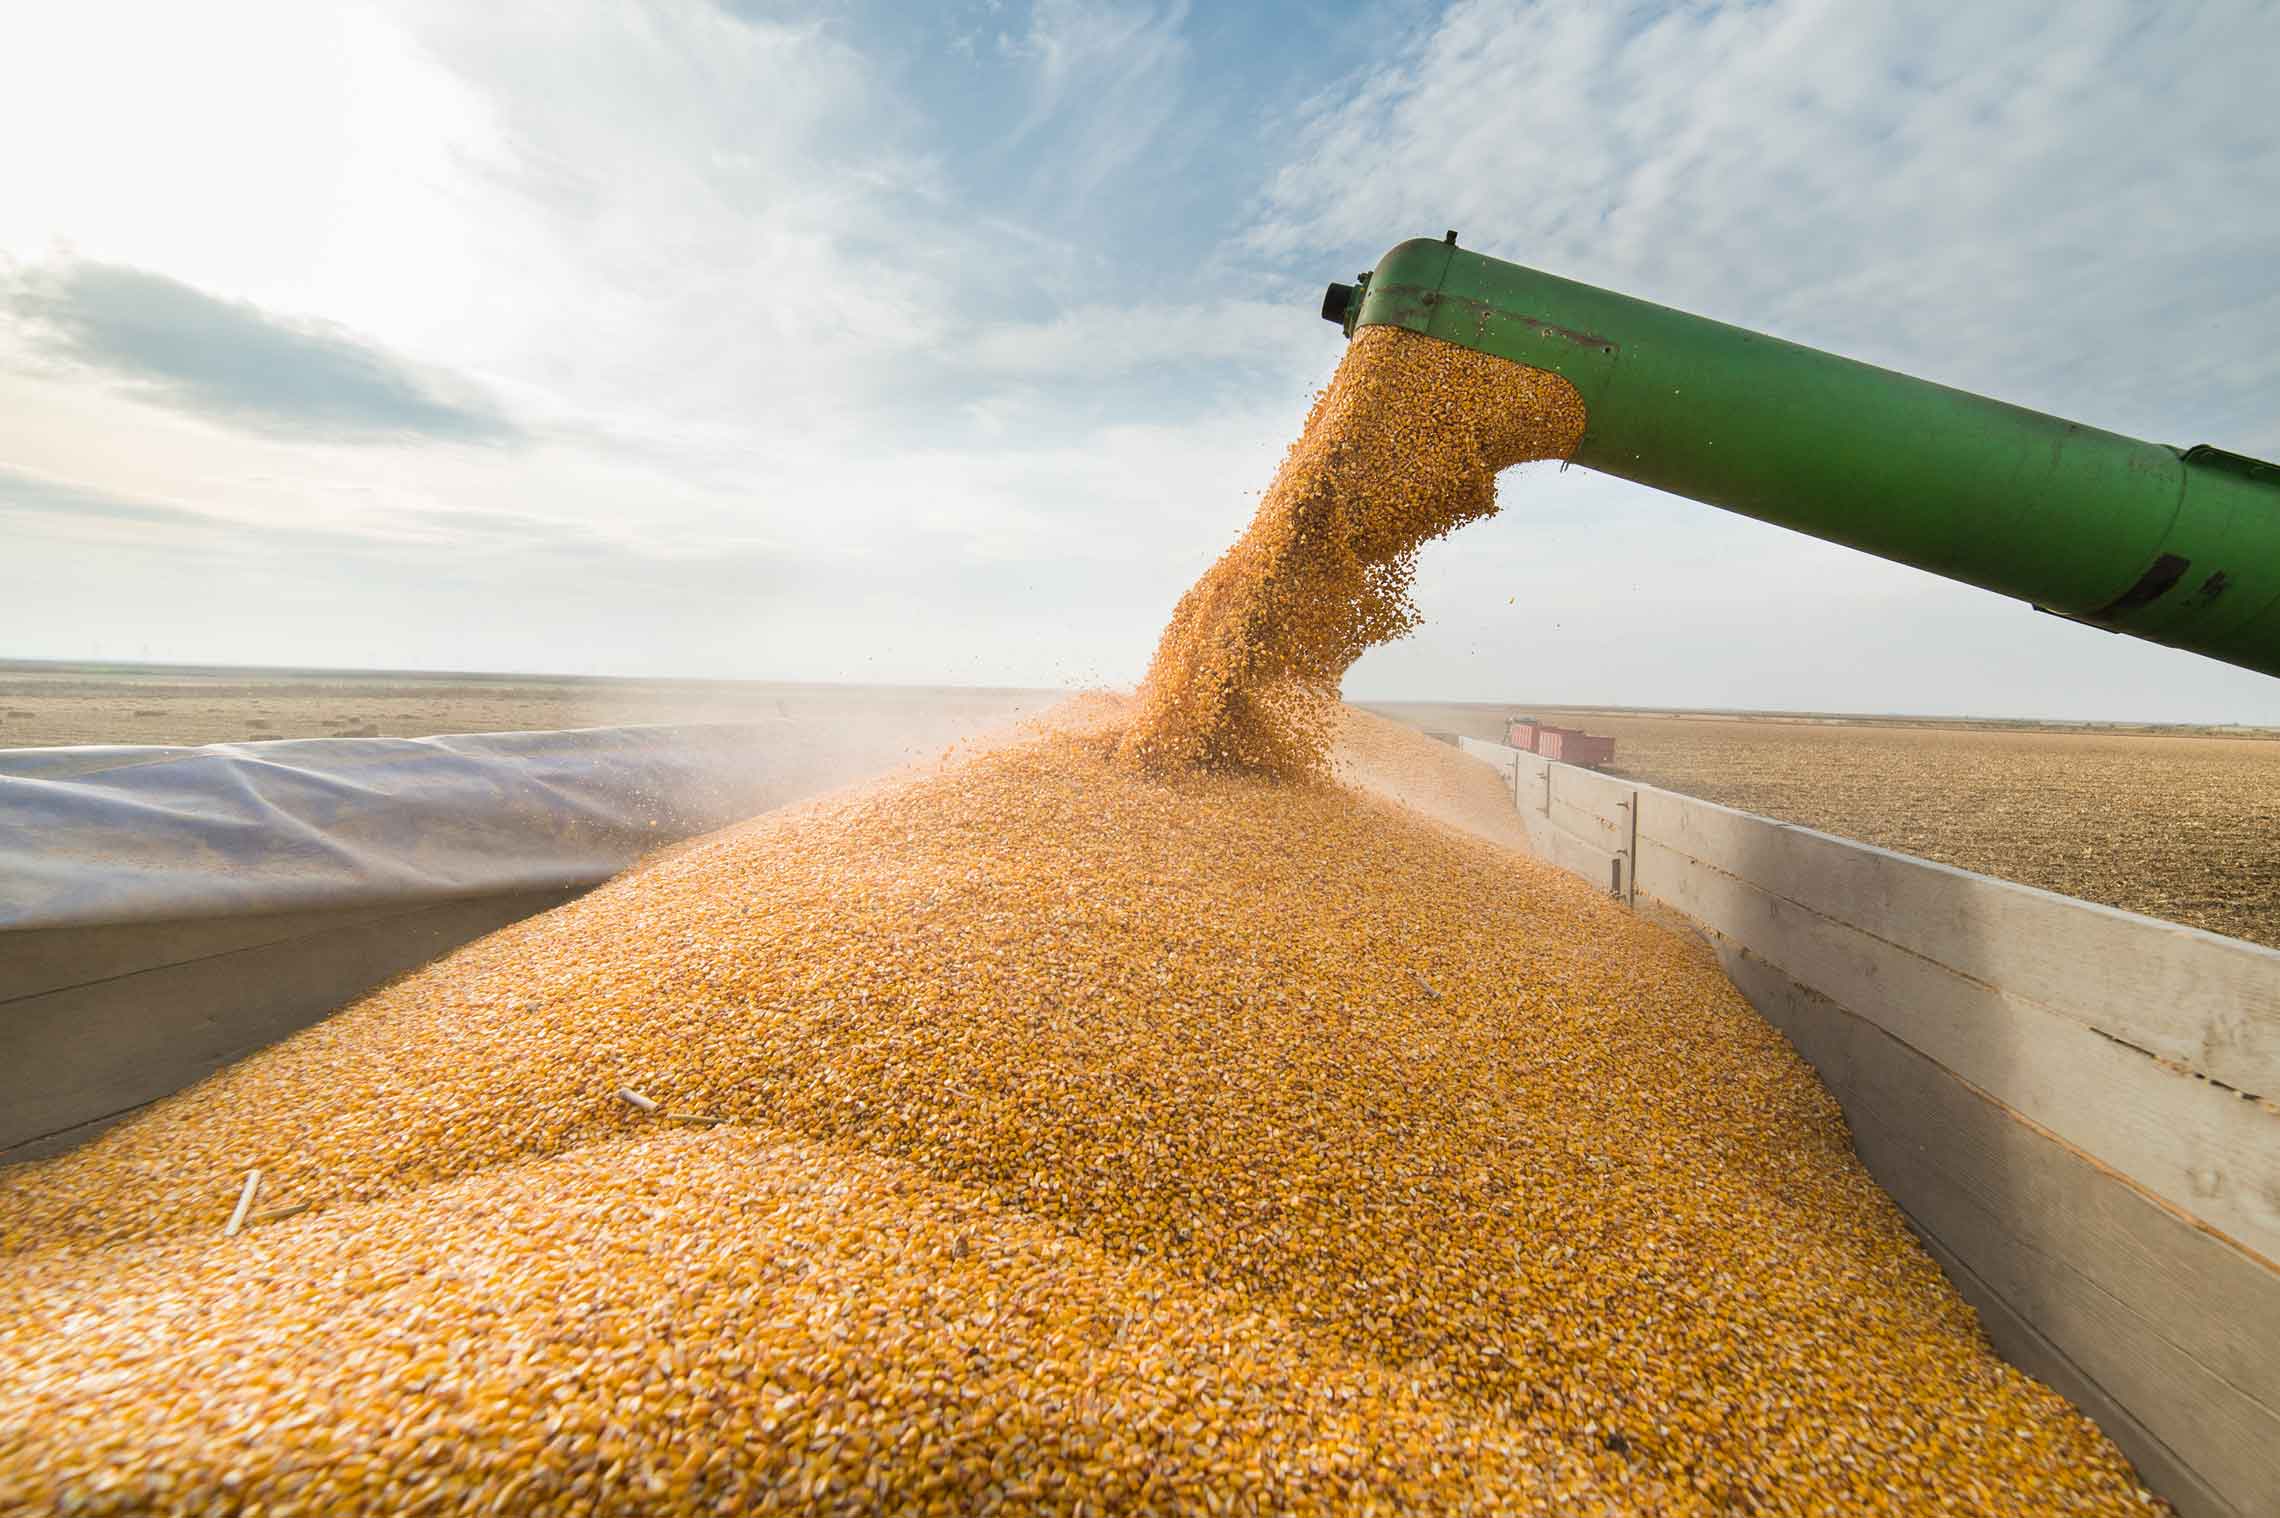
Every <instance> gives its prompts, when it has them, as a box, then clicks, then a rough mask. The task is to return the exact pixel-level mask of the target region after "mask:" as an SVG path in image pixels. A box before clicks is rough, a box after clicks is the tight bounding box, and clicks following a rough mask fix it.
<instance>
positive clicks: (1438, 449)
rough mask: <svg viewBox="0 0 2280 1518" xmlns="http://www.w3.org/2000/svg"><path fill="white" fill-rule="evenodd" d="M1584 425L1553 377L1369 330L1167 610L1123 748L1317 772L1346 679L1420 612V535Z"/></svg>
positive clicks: (1568, 445) (1579, 405) (1182, 761)
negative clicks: (1250, 511)
mask: <svg viewBox="0 0 2280 1518" xmlns="http://www.w3.org/2000/svg"><path fill="white" fill-rule="evenodd" d="M1583 425H1584V414H1583V400H1582V398H1581V397H1580V396H1578V395H1577V394H1576V392H1575V387H1574V386H1573V385H1570V384H1569V383H1568V382H1567V381H1566V380H1564V379H1562V378H1561V377H1560V376H1558V375H1556V374H1549V373H1546V372H1544V371H1543V370H1540V369H1530V368H1525V367H1523V366H1521V365H1519V364H1514V363H1510V362H1508V361H1506V360H1504V359H1500V358H1494V357H1491V356H1490V355H1488V354H1485V353H1475V352H1473V351H1472V350H1471V349H1468V348H1459V347H1456V346H1455V345H1453V344H1450V343H1444V342H1440V341H1438V340H1436V339H1434V338H1430V337H1425V336H1422V335H1420V334H1418V333H1415V332H1409V331H1406V330H1404V329H1402V328H1399V327H1383V326H1373V327H1364V328H1362V329H1361V331H1360V332H1358V333H1356V334H1355V337H1354V340H1353V343H1352V345H1351V346H1350V347H1349V348H1348V350H1347V353H1346V357H1345V360H1344V362H1343V363H1341V364H1340V365H1339V367H1338V373H1337V376H1336V378H1335V379H1333V380H1332V381H1331V384H1330V387H1329V388H1328V389H1327V390H1325V391H1323V393H1322V395H1321V398H1320V399H1319V400H1317V401H1316V402H1315V406H1314V411H1313V414H1312V415H1311V416H1309V417H1308V418H1307V423H1306V430H1305V431H1304V432H1303V433H1302V434H1300V436H1299V439H1298V441H1297V442H1296V443H1294V444H1292V445H1291V450H1290V454H1289V456H1288V457H1287V458H1285V459H1284V460H1283V466H1282V469H1281V471H1280V472H1279V473H1278V474H1277V475H1276V476H1275V480H1274V483H1273V484H1272V485H1271V486H1269V487H1268V489H1267V493H1266V495H1265V496H1264V497H1263V498H1262V499H1261V500H1260V502H1259V510H1258V514H1257V516H1256V517H1255V518H1253V520H1252V522H1251V526H1250V529H1249V530H1248V531H1246V532H1245V533H1244V534H1243V536H1242V538H1241V539H1240V540H1238V541H1237V543H1236V544H1235V546H1234V547H1233V548H1230V549H1229V550H1228V551H1227V552H1226V553H1225V554H1224V555H1223V556H1221V558H1220V560H1219V562H1218V563H1216V564H1214V565H1213V566H1212V567H1211V569H1210V570H1209V571H1207V572H1206V573H1205V575H1204V576H1203V578H1202V579H1200V580H1198V581H1197V582H1196V583H1195V586H1194V588H1193V589H1191V590H1189V591H1188V593H1187V594H1186V595H1185V596H1183V597H1182V598H1181V600H1180V603H1179V606H1178V608H1177V610H1175V611H1174V612H1173V614H1172V620H1171V624H1170V626H1168V627H1167V628H1165V630H1164V636H1163V640H1162V642H1161V643H1160V644H1159V645H1158V646H1157V649H1156V657H1155V661H1154V662H1153V663H1152V664H1151V665H1150V666H1149V669H1148V678H1147V680H1146V682H1145V683H1144V684H1143V685H1142V686H1141V691H1140V697H1141V704H1142V710H1141V714H1140V717H1139V720H1138V721H1137V722H1135V723H1134V724H1133V727H1132V731H1131V733H1130V735H1129V736H1128V737H1127V738H1126V739H1125V742H1124V746H1125V752H1126V753H1127V754H1129V755H1132V756H1134V757H1136V758H1138V759H1140V760H1142V761H1143V762H1145V763H1146V764H1148V765H1150V766H1152V767H1156V768H1166V767H1170V768H1178V767H1182V766H1187V765H1199V764H1200V765H1208V766H1213V767H1222V768H1235V769H1246V770H1254V771H1258V772H1261V773H1264V774H1270V775H1280V776H1284V777H1296V776H1302V775H1311V774H1316V773H1318V772H1319V771H1320V769H1321V766H1322V764H1323V761H1324V758H1325V756H1326V754H1327V752H1328V737H1329V730H1330V724H1331V722H1332V713H1333V711H1334V710H1335V704H1334V699H1333V698H1334V697H1335V695H1336V693H1337V690H1338V682H1339V679H1340V677H1342V676H1343V675H1344V674H1345V673H1346V669H1347V667H1348V666H1349V665H1351V664H1352V663H1353V662H1354V661H1355V660H1356V659H1358V658H1360V657H1361V656H1362V654H1363V652H1364V651H1365V650H1367V649H1369V648H1370V647H1371V646H1373V645H1375V644H1379V643H1385V642H1389V641H1391V640H1392V639H1395V638H1399V637H1401V636H1402V635H1404V634H1405V633H1407V632H1409V631H1410V629H1411V628H1413V627H1414V626H1415V625H1416V621H1417V615H1416V610H1415V608H1414V607H1413V606H1412V604H1411V602H1410V599H1409V588H1410V581H1411V576H1412V574H1413V572H1414V569H1415V562H1416V554H1417V550H1418V548H1419V547H1420V546H1422V545H1423V544H1425V543H1427V542H1430V541H1431V540H1432V539H1434V538H1438V537H1440V536H1442V535H1443V534H1444V533H1447V532H1450V531H1451V530H1453V529H1455V528H1457V527H1461V526H1463V525H1464V524H1465V523H1467V522H1470V521H1473V520H1475V519H1477V518H1480V517H1484V516H1487V515H1489V514H1490V513H1491V512H1493V511H1495V510H1496V472H1497V471H1498V470H1499V469H1502V468H1504V467H1506V466H1507V465H1511V464H1517V463H1521V462H1523V461H1525V460H1528V459H1554V458H1566V457H1567V456H1568V454H1570V453H1571V452H1573V451H1574V449H1575V445H1576V444H1577V442H1579V441H1580V440H1581V439H1582V437H1583Z"/></svg>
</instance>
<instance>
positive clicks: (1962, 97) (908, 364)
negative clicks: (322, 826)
mask: <svg viewBox="0 0 2280 1518" xmlns="http://www.w3.org/2000/svg"><path fill="white" fill-rule="evenodd" d="M5 28H6V38H7V45H6V46H4V47H0V187H4V191H0V657H17V658H110V659H153V660H164V661H177V662H234V663H259V664H289V665H304V666H305V665H318V666H346V667H381V668H435V669H481V670H528V671H540V672H560V673H571V674H609V675H631V676H690V677H704V678H757V679H806V680H857V681H886V682H920V683H937V682H954V683H974V684H1003V685H1067V686H1090V685H1098V684H1111V685H1125V684H1129V683H1131V682H1132V681H1133V680H1135V679H1136V678H1137V677H1138V676H1139V674H1140V673H1141V671H1142V669H1143V668H1144V667H1145V664H1146V660H1147V657H1148V654H1149V652H1150V651H1151V649H1152V647H1153V643H1154V639H1155V635H1156V633H1157V631H1158V630H1159V628H1160V627H1161V625H1162V623H1163V620H1164V618H1165V616H1166V614H1167V613H1168V611H1169V610H1170V608H1171V606H1172V604H1173V602H1174V601H1175V600H1176V599H1177V598H1178V596H1179V593H1180V592H1181V591H1182V590H1183V589H1184V588H1185V587H1186V586H1187V585H1188V584H1189V583H1190V582H1191V581H1192V580H1193V579H1194V577H1195V576H1196V575H1197V574H1198V573H1199V572H1200V571H1201V570H1202V569H1203V568H1204V567H1205V566H1206V565H1208V564H1209V563H1210V561H1211V560H1212V559H1213V558H1215V557H1216V556H1217V555H1218V554H1219V553H1220V552H1221V551H1222V550H1223V549H1224V548H1225V547H1226V546H1227V544H1228V543H1229V542H1231V541H1232V540H1233V539H1234V537H1235V536H1236V535H1237V534H1238V533H1239V532H1240V530H1241V528H1242V526H1243V524H1244V523H1245V522H1246V521H1247V520H1248V518H1249V515H1250V513H1251V511H1252V510H1253V509H1254V507H1255V505H1256V502H1257V497H1258V494H1259V491H1260V490H1261V488H1262V487H1263V486H1265V484H1266V483H1267V481H1268V480H1269V478H1270V477H1271V476H1272V473H1273V471H1274V467H1275V465H1276V463H1277V462H1278V460H1279V459H1280V457H1281V455H1282V453H1283V450H1284V449H1285V448H1287V447H1288V445H1289V443H1290V441H1291V440H1292V438H1293V437H1294V436H1295V435H1296V432H1297V430H1298V427H1299V425H1300V423H1301V422H1302V420H1303V418H1304V415H1305V410H1306V407H1307V404H1308V402H1309V400H1310V399H1311V397H1312V395H1313V394H1314V393H1315V391H1316V390H1318V389H1319V388H1320V386H1321V385H1322V384H1323V383H1324V382H1325V381H1326V380H1327V379H1328V377H1329V374H1330V372H1331V370H1332V369H1333V368H1334V367H1335V365H1336V363H1337V361H1338V358H1339V356H1340V353H1341V352H1342V349H1343V344H1342V342H1341V340H1340V337H1339V334H1338V331H1337V329H1336V328H1334V327H1332V326H1330V325H1329V324H1328V323H1325V322H1323V321H1321V320H1319V319H1318V316H1317V307H1318V305H1319V302H1320V298H1321V290H1322V286H1323V285H1324V283H1325V282H1327V281H1328V280H1330V279H1333V278H1336V279H1351V278H1352V277H1353V275H1354V274H1355V273H1356V272H1358V271H1359V270H1362V269H1365V268H1367V267H1369V266H1370V265H1371V264H1373V263H1375V262H1376V260H1377V258H1378V256H1379V255H1380V254H1381V253H1382V252H1383V251H1384V250H1385V249H1386V248H1388V247H1390V246H1391V245H1392V244H1394V243H1395V242H1398V241H1400V240H1402V239H1404V238H1407V237H1411V236H1417V235H1421V234H1422V235H1435V236H1437V235H1439V234H1440V233H1441V232H1442V230H1444V229H1445V228H1456V229H1458V230H1459V231H1460V233H1461V235H1462V239H1463V241H1464V243H1465V245H1466V246H1468V247H1473V248H1477V249H1480V250H1481V251H1483V252H1487V253H1490V254H1493V255H1496V256H1499V257H1504V258H1509V259H1512V260H1514V261H1517V262H1521V263H1526V264H1530V265H1533V266H1536V267H1540V268H1544V269H1548V270H1552V271H1554V272H1557V273H1561V274H1564V275H1567V276H1569V277H1572V278H1577V279H1582V280H1585V281H1588V282H1590V283H1593V284H1598V285H1602V286H1606V287H1608V288H1612V289H1616V290H1621V291H1623V292H1625V293H1628V294H1632V295H1636V296H1641V297H1644V298H1647V299H1650V300H1655V301H1659V302H1662V303H1665V304H1669V305H1676V306H1679V307H1682V308H1685V309H1688V310H1693V311H1697V312H1699V313H1701V314H1703V315H1706V316H1711V317H1715V318H1717V319H1720V320H1723V321H1728V322H1735V323H1739V324H1742V325H1745V326H1750V327H1753V328H1757V329H1759V330H1763V331H1768V332H1771V333H1774V334H1776V335H1778V336H1781V337H1785V338H1788V339H1791V340H1793V341H1798V342H1804V343H1808V344H1810V345H1812V346H1815V347H1821V348H1827V349H1832V350H1834V351H1837V352H1840V353H1844V354H1847V355H1849V356H1852V357H1855V358H1860V359H1865V360H1868V361H1870V362H1874V363H1879V364H1884V365H1888V366H1891V367H1895V368H1899V369H1903V370H1906V371H1908V372H1911V373H1915V374H1919V375H1922V376H1923V377H1925V378H1928V379H1935V380H1939V381H1942V382H1944V383H1947V384H1952V385H1958V386H1961V387H1963V388H1966V389H1970V390H1975V391H1980V392H1982V393H1986V394H1991V395H1995V396H1999V397H2002V398H2003V399H2006V400H2011V401H2015V402H2018V403H2021V404H2024V405H2028V406H2032V407H2035V408H2037V409H2041V410H2046V411H2051V412H2055V413H2057V414H2060V415H2063V416H2068V417H2071V418H2074V419H2076V420H2080V421H2084V422H2088V423H2091V424H2093V425H2097V426H2101V427H2105V428H2109V429H2111V430H2115V431H2119V432H2124V433H2128V434H2131V435H2133V436H2139V437H2146V438H2151V439H2155V440H2158V441H2164V442H2170V443H2177V444H2190V443H2200V442H2206V443H2214V444H2217V445H2219V446H2221V447H2225V448H2229V449H2233V450H2236V451H2239V452H2244V453H2248V454H2252V455H2256V456H2260V457H2267V458H2280V280H2276V279H2275V278H2274V277H2273V271H2274V269H2275V268H2276V267H2280V124H2276V123H2280V117H2275V116H2274V115H2273V113H2272V111H2271V109H2270V106H2269V99H2270V91H2271V83H2270V77H2269V75H2270V62H2271V59H2272V58H2274V57H2275V56H2280V8H2275V7H2273V6H2270V5H2268V4H2265V3H2262V0H2220V3H2208V4H2193V3H2170V4H2130V3H2119V0H2080V3H2076V4H2072V5H2068V6H2065V7H2036V6H2005V5H1993V6H1990V5H1985V4H1966V3H1958V4H1953V5H1946V4H1924V3H1919V4H1910V5H1903V6H1860V5H1853V4H1845V3H1841V0H1751V3H1742V4H1716V3H1679V4H1665V5H1628V4H1619V3H1582V0H1577V3H1568V4H1518V3H1485V0H1483V3H1475V0H1456V3H1451V4H1443V5H1436V4H1428V3H1422V0H1392V3H1387V4H1380V5H1371V6H1359V5H1347V4H1336V3H1327V0H1325V3H1299V0H1277V3H1261V4H1256V5H1247V6H1236V5H1226V4H1220V5H1205V4H1195V5H1189V4H1176V3H1175V4H1147V3H1130V4H1127V3H1107V0H1103V3H1093V0H1028V3H1025V0H933V3H909V4H904V3H889V0H842V3H814V4H799V3H782V4H778V3H770V0H733V3H714V0H546V3H543V4H539V3H520V0H487V3H485V4H482V5H467V4H464V3H458V0H433V3H429V0H405V3H390V4H335V3H329V0H283V3H261V0H216V3H212V4H207V5H201V6H195V7H191V6H182V5H179V4H155V3H153V4H127V3H115V0H75V3H73V4H71V5H53V6H42V7H30V8H20V11H19V14H17V15H15V16H13V17H11V18H10V19H9V20H8V21H7V22H6V23H5ZM1502 500H1503V503H1504V505H1503V510H1502V512H1501V513H1500V515H1499V516H1497V517H1496V518H1495V519H1493V520H1490V521H1488V522H1485V523H1481V524H1478V525H1476V526H1473V527H1470V528H1467V529H1465V530H1463V531H1462V532H1460V533H1458V534H1456V535H1455V536H1453V537H1452V538H1450V539H1449V540H1447V541H1445V542H1443V543H1439V544H1436V545H1433V546H1432V547H1430V548H1428V549H1427V551H1426V552H1425V554H1424V556H1423V560H1422V567H1421V570H1420V575H1419V590H1418V599H1419V604H1420V606H1421V608H1422V610H1423V611H1424V614H1425V617H1426V621H1425V624H1424V626H1423V627H1422V628H1421V629H1420V630H1419V631H1418V632H1417V633H1416V634H1415V635H1414V636H1412V637H1411V638H1410V639H1408V640H1407V641H1405V642H1403V643H1401V644H1398V645H1394V646H1392V647H1389V648H1385V649H1381V650H1378V651H1375V652H1373V653H1372V654H1370V655H1368V656H1367V657H1366V658H1365V659H1364V660H1363V661H1362V663H1361V664H1359V665H1357V666H1356V667H1355V669H1354V671H1353V672H1352V674H1351V675H1350V676H1349V677H1348V680H1347V684H1346V689H1347V693H1348V695H1349V696H1352V697H1358V698H1400V697H1414V698H1419V699H1476V700H1507V699H1509V700H1534V701H1542V702H1546V703H1550V702H1555V701H1556V702H1576V703H1585V702H1604V703H1613V704H1627V705H1675V706H1687V707H1745V708H1790V709H1804V710H1845V711H1906V712H1953V713H1968V714H1980V715H2016V716H2042V717H2071V718H2126V719H2136V720H2161V721H2237V722H2259V723H2280V680H2273V679H2269V678H2267V677H2264V676H2259V675H2253V674H2249V673H2246V672H2244V671H2239V670H2233V669H2229V668H2227V667H2225V666H2223V665H2219V664H2216V663H2214V662H2212V661H2209V660H2206V659H2202V658H2199V657H2197V656H2194V655H2190V654H2185V653H2180V652H2177V651H2174V650H2168V649H2162V648H2157V647H2153V646H2151V645H2146V644H2141V643H2138V642H2135V641H2134V640H2131V639H2127V638H2120V637H2114V636H2111V635H2108V634H2105V633H2102V632H2098V631H2094V630H2091V629H2088V628H2084V627H2079V626H2075V625H2072V624H2069V623H2066V622H2063V621H2060V620H2059V619H2056V618H2052V617H2047V616H2041V615H2037V614H2036V613H2035V612H2033V611H2032V610H2031V609H2030V608H2028V607H2026V606H2024V605H2021V604H2019V603H2017V602H2014V601H2010V600H2006V599H2004V598H2002V597H1999V596H1996V595H1993V594H1990V593H1987V592H1983V591H1979V590H1975V589H1971V588H1969V587H1965V586H1960V585H1955V584H1951V583H1948V582H1945V581H1942V580H1939V579H1937V578H1935V577H1933V576H1930V575H1927V574H1924V573H1921V572H1918V571H1915V570H1912V569H1908V568H1905V567H1902V566H1897V565H1892V564H1887V563H1883V562H1881V561H1878V560H1875V559H1872V558H1868V557H1866V556H1863V555H1860V554H1857V553H1854V552H1851V551H1849V550H1845V549H1841V548H1837V547H1834V546H1831V545H1827V544H1822V543H1818V542H1816V541H1814V540H1812V539H1808V538H1805V537H1801V536H1798V535H1796V534H1793V533H1789V532H1786V531H1783V530H1781V529H1778V528H1775V527H1771V526H1767V525H1763V524H1760V523H1756V522H1752V521H1748V520H1745V519H1743V518H1739V517H1735V516H1731V515H1728V514H1726V513H1722V512H1719V511H1715V510H1712V509H1710V508H1708V507H1704V506H1701V505H1698V504H1695V503H1692V502H1688V501H1684V500H1681V499H1678V498H1676V497H1672V496H1667V495H1663V494H1660V493H1657V492H1654V491H1651V490H1647V489H1645V488H1643V487H1639V486H1634V485H1630V484H1627V483H1624V482H1622V481H1619V480H1615V479H1612V478H1609V477H1606V476H1601V475H1596V474H1593V473H1591V472H1589V471H1586V470H1580V469H1570V470H1565V471H1562V470H1560V469H1558V468H1557V467H1556V466H1549V465H1529V466H1523V467H1522V468H1520V469H1518V470H1514V471H1511V472H1509V473H1508V474H1507V475H1506V476H1505V477H1504V480H1503V484H1502Z"/></svg>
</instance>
